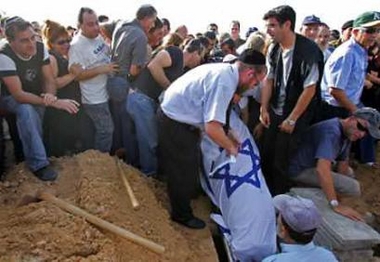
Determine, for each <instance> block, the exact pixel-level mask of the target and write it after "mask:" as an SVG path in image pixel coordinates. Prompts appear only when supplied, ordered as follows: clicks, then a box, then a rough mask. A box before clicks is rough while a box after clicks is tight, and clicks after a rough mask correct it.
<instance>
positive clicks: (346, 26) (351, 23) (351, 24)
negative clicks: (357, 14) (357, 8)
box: [341, 20, 354, 31]
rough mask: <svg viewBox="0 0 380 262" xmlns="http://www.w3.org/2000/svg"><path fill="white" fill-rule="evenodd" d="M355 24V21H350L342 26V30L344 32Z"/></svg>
mask: <svg viewBox="0 0 380 262" xmlns="http://www.w3.org/2000/svg"><path fill="white" fill-rule="evenodd" d="M353 24H354V20H348V21H346V22H345V23H344V24H343V25H342V27H341V30H342V31H344V30H346V29H347V28H350V27H353Z"/></svg>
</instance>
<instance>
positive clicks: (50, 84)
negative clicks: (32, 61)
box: [42, 64, 57, 95]
mask: <svg viewBox="0 0 380 262" xmlns="http://www.w3.org/2000/svg"><path fill="white" fill-rule="evenodd" d="M42 75H43V79H44V91H45V93H47V94H52V95H55V94H56V92H57V83H56V82H55V79H54V75H53V69H52V67H51V65H50V64H47V65H43V66H42Z"/></svg>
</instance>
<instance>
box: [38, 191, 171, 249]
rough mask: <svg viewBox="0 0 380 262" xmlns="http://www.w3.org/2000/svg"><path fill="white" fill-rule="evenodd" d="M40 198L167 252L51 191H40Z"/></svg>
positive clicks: (146, 245) (152, 247) (97, 224)
mask: <svg viewBox="0 0 380 262" xmlns="http://www.w3.org/2000/svg"><path fill="white" fill-rule="evenodd" d="M39 198H40V199H42V200H45V201H48V202H51V203H53V204H55V205H56V206H58V207H60V208H61V209H63V210H65V211H67V212H69V213H72V214H74V215H78V216H80V217H83V218H84V219H86V220H87V221H88V222H90V223H92V224H94V225H96V226H98V227H100V228H102V229H105V230H108V231H110V232H112V233H114V234H116V235H118V236H121V237H124V238H126V239H128V240H130V241H132V242H134V243H136V244H139V245H140V246H144V247H146V248H148V249H150V250H152V251H153V252H156V253H159V254H161V253H164V252H165V247H163V246H161V245H159V244H156V243H154V242H152V241H150V240H148V239H146V238H143V237H140V236H138V235H136V234H134V233H132V232H130V231H128V230H125V229H123V228H121V227H118V226H116V225H114V224H112V223H110V222H108V221H105V220H103V219H101V218H99V217H96V216H94V215H91V214H90V213H88V212H86V211H84V210H83V209H80V208H79V207H76V206H74V205H71V204H70V203H67V202H66V201H63V200H61V199H59V198H56V197H55V196H53V195H52V194H49V193H46V192H43V193H40V194H39Z"/></svg>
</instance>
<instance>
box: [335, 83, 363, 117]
mask: <svg viewBox="0 0 380 262" xmlns="http://www.w3.org/2000/svg"><path fill="white" fill-rule="evenodd" d="M330 94H331V95H332V96H333V97H334V98H335V100H336V101H338V103H339V105H340V106H341V107H344V108H345V109H347V110H348V111H349V112H350V113H353V112H355V111H356V109H357V107H356V105H354V104H353V103H352V102H351V100H350V99H348V97H347V95H346V93H345V91H344V90H342V89H338V88H335V87H331V88H330Z"/></svg>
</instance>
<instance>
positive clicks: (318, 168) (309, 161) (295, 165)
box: [289, 107, 380, 220]
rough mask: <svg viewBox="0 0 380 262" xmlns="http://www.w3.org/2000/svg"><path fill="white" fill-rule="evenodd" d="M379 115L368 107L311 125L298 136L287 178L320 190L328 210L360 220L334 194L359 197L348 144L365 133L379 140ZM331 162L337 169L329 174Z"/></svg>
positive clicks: (356, 214)
mask: <svg viewBox="0 0 380 262" xmlns="http://www.w3.org/2000/svg"><path fill="white" fill-rule="evenodd" d="M379 127H380V113H379V112H378V111H377V110H375V109H373V108H369V107H364V108H361V109H358V110H356V111H355V112H354V113H353V115H352V116H349V117H347V118H344V119H340V118H332V119H329V120H325V121H321V122H319V123H317V124H314V125H313V126H311V127H310V128H309V129H307V130H306V131H305V133H304V134H303V136H302V137H301V140H300V143H299V147H298V149H297V151H296V153H295V154H294V155H293V157H292V158H291V160H290V165H289V176H290V179H291V180H293V181H295V182H296V183H300V184H302V185H308V186H312V187H321V188H322V190H323V191H324V193H325V195H326V198H327V200H328V202H329V204H330V206H331V208H332V209H333V210H334V211H335V212H337V213H339V214H341V215H343V216H346V217H348V218H351V219H353V220H362V217H361V215H360V214H359V213H357V212H356V211H355V210H353V209H351V208H350V207H347V206H344V205H342V204H340V203H339V202H338V198H337V193H339V194H345V195H354V196H359V195H360V185H359V183H358V181H357V180H355V179H354V178H353V171H352V169H351V168H350V167H349V165H348V157H349V153H350V145H351V142H354V141H357V140H359V139H361V138H363V137H364V136H365V135H366V134H367V133H369V134H370V135H371V136H372V137H374V138H377V139H380V130H379ZM333 162H336V168H335V169H334V170H336V171H332V166H333Z"/></svg>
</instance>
